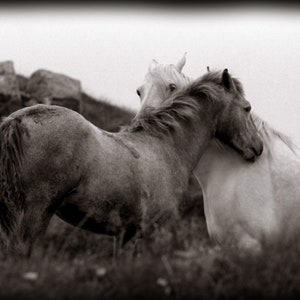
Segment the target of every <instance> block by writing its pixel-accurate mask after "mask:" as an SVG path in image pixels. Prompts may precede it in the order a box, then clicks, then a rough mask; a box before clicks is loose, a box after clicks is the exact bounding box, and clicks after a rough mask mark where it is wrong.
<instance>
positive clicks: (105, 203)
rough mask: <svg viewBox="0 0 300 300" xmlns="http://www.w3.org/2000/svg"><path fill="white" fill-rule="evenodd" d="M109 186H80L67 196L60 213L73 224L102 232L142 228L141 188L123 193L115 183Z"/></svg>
mask: <svg viewBox="0 0 300 300" xmlns="http://www.w3.org/2000/svg"><path fill="white" fill-rule="evenodd" d="M99 184H100V185H101V183H99ZM109 188H110V189H109V190H105V189H96V190H93V189H91V188H89V187H87V186H85V187H81V188H79V189H76V190H75V191H73V192H72V193H71V194H69V195H67V196H66V197H65V198H64V200H63V203H62V205H61V206H60V207H59V209H58V210H57V215H58V216H59V217H60V218H61V219H63V220H64V221H66V222H67V223H70V224H71V225H73V226H79V227H81V228H83V229H85V230H88V231H91V232H94V233H98V234H108V235H118V234H120V233H122V232H127V231H136V230H138V228H139V226H140V220H141V211H140V205H139V203H140V202H139V199H138V195H137V192H135V191H134V190H132V193H131V194H129V193H128V192H126V190H123V193H122V192H121V190H119V189H118V188H116V187H113V186H112V185H111V186H110V187H109Z"/></svg>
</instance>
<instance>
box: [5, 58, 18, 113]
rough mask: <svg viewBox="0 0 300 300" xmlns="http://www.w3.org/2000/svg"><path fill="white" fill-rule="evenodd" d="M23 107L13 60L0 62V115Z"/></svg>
mask: <svg viewBox="0 0 300 300" xmlns="http://www.w3.org/2000/svg"><path fill="white" fill-rule="evenodd" d="M20 108H22V104H21V95H20V90H19V83H18V78H17V76H16V73H15V70H14V64H13V62H12V61H4V62H0V116H8V115H9V114H11V113H12V112H14V111H16V110H18V109H20Z"/></svg>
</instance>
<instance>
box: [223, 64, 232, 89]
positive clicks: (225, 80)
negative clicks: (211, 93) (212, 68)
mask: <svg viewBox="0 0 300 300" xmlns="http://www.w3.org/2000/svg"><path fill="white" fill-rule="evenodd" d="M222 84H223V85H224V86H225V88H226V89H228V90H230V89H231V88H232V87H233V86H234V85H233V81H232V78H231V76H230V75H229V73H228V69H225V70H224V71H223V74H222Z"/></svg>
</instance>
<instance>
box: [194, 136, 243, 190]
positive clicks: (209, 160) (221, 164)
mask: <svg viewBox="0 0 300 300" xmlns="http://www.w3.org/2000/svg"><path fill="white" fill-rule="evenodd" d="M245 164H247V162H245V161H243V159H242V158H241V157H240V156H239V155H238V154H237V153H236V152H235V151H234V150H232V149H229V148H228V147H227V146H225V145H223V144H221V143H220V142H219V141H217V140H216V139H212V140H211V142H210V143H209V145H208V146H207V147H206V149H205V151H204V153H203V155H202V157H201V159H200V160H199V161H198V164H197V165H196V167H195V169H194V175H195V176H196V178H197V180H198V181H199V183H200V185H201V187H202V189H203V190H205V189H206V188H207V186H208V185H209V183H210V181H211V178H212V177H213V176H215V175H219V174H223V175H224V176H227V175H228V174H229V173H230V172H231V170H233V172H234V170H237V169H238V168H239V167H242V166H244V165H245ZM226 174H227V175H226Z"/></svg>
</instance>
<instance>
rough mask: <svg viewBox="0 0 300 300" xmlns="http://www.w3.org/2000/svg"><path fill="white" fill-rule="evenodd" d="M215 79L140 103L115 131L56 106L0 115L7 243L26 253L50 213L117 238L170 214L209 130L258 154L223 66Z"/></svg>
mask: <svg viewBox="0 0 300 300" xmlns="http://www.w3.org/2000/svg"><path fill="white" fill-rule="evenodd" d="M216 76H217V77H218V79H219V83H218V84H216V83H215V79H212V78H210V77H208V76H207V75H205V76H204V77H201V78H200V79H198V80H196V81H194V82H193V83H191V84H189V85H187V86H186V88H185V89H183V90H181V91H178V93H176V94H174V95H173V96H172V97H170V98H169V99H168V100H166V101H165V102H164V104H163V105H161V106H160V107H159V108H154V109H149V108H145V109H144V110H143V111H142V112H141V114H139V116H137V117H136V118H135V119H134V120H133V122H132V123H131V124H130V126H128V127H127V128H125V129H123V130H122V131H121V132H118V133H109V132H107V131H104V130H101V129H99V128H97V127H95V126H94V125H92V124H91V123H90V122H88V121H87V120H86V119H85V118H84V117H83V116H81V115H80V114H78V113H77V112H75V111H72V110H69V109H67V108H64V107H59V106H49V105H44V104H38V105H35V106H32V107H27V108H23V109H21V110H18V111H16V112H14V113H12V114H11V115H10V116H9V117H7V118H6V119H5V121H4V122H3V123H2V124H1V126H0V153H1V155H0V184H1V188H0V225H1V229H2V231H3V232H4V234H5V235H6V236H7V240H8V241H9V242H8V243H9V248H10V249H11V248H14V249H16V248H18V249H21V248H23V249H24V247H25V249H27V250H26V251H27V253H30V252H31V249H32V246H33V244H34V243H35V241H38V240H39V239H40V238H41V237H42V236H43V235H44V233H45V232H46V229H47V226H48V223H49V221H50V219H51V217H52V216H53V215H54V214H57V215H58V216H59V217H60V218H61V219H63V220H64V221H66V222H68V223H70V224H72V225H74V226H80V227H81V228H83V229H86V230H89V231H92V232H95V233H98V234H108V235H114V236H122V238H123V242H124V241H125V242H126V241H128V240H130V239H131V238H133V237H134V236H135V235H136V234H137V232H142V233H144V234H147V233H148V232H149V230H151V228H152V226H153V224H155V223H156V224H164V223H166V222H172V220H176V219H177V216H178V202H179V201H180V200H181V199H182V195H183V193H184V192H185V191H186V189H187V184H188V178H189V177H190V174H191V172H192V170H193V169H194V167H195V165H196V163H197V162H198V161H199V159H200V157H201V155H202V153H203V152H204V150H205V148H206V147H207V145H208V144H209V141H210V140H211V139H212V138H213V137H214V136H216V137H218V139H220V140H221V141H222V142H224V143H226V144H228V145H229V146H230V147H232V148H233V149H235V150H236V151H237V152H238V153H239V154H240V155H241V156H242V157H243V159H245V160H254V159H256V157H258V156H259V155H260V154H261V152H262V148H263V144H262V141H261V138H260V137H259V136H258V134H257V130H256V128H255V126H254V124H253V122H252V119H251V118H250V115H249V112H248V110H247V109H245V107H246V108H247V107H248V106H249V103H248V102H247V101H246V100H245V99H244V98H243V97H242V95H241V94H240V93H239V91H237V90H236V89H235V88H234V83H233V82H232V80H231V76H230V74H229V73H228V71H227V69H225V70H224V71H223V72H218V73H216ZM14 245H17V246H14ZM22 246H23V247H22ZM23 251H25V250H23Z"/></svg>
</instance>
